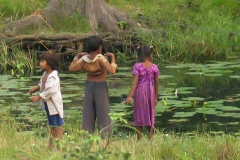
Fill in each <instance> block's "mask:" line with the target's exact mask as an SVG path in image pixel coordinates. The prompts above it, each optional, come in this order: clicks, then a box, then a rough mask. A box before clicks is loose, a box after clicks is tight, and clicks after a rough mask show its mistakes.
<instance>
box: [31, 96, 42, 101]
mask: <svg viewBox="0 0 240 160" xmlns="http://www.w3.org/2000/svg"><path fill="white" fill-rule="evenodd" d="M40 98H41V97H40V96H33V97H32V98H31V99H30V100H31V101H32V102H37V101H39V99H40Z"/></svg>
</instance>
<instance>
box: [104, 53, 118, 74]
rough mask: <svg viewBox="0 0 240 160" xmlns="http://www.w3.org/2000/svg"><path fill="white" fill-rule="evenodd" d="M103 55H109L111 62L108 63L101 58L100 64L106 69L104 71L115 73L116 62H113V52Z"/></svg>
mask: <svg viewBox="0 0 240 160" xmlns="http://www.w3.org/2000/svg"><path fill="white" fill-rule="evenodd" d="M104 55H105V56H107V57H111V59H112V62H111V64H110V63H109V62H108V61H107V60H106V59H105V58H102V65H103V67H104V68H105V69H106V71H107V72H109V73H112V74H114V73H116V68H117V64H116V63H115V62H116V60H115V56H114V54H112V53H106V54H104Z"/></svg>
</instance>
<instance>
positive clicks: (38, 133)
mask: <svg viewBox="0 0 240 160" xmlns="http://www.w3.org/2000/svg"><path fill="white" fill-rule="evenodd" d="M107 2H108V3H109V4H110V5H112V6H114V7H116V8H118V9H119V10H122V11H124V12H126V13H128V14H129V15H130V17H132V18H133V19H134V20H135V21H136V22H138V23H139V25H141V26H142V28H147V29H140V30H136V31H134V32H133V35H136V36H137V37H138V38H139V39H141V41H142V43H146V44H149V45H150V44H153V45H154V48H155V53H156V55H157V56H156V57H155V58H156V59H155V60H156V61H157V60H158V61H159V62H177V63H178V62H206V60H223V61H225V60H228V59H236V58H238V56H239V53H238V52H239V44H240V43H239V42H240V37H239V34H240V31H239V27H238V24H239V22H240V19H239V18H240V15H239V14H240V10H239V8H240V7H239V1H238V0H228V1H225V0H211V1H208V0H171V1H169V0H161V1H160V0H152V1H149V0H141V1H139V0H107ZM46 4H47V0H24V1H19V0H0V30H3V29H4V27H5V26H6V24H7V23H8V22H9V21H12V20H17V19H20V18H23V17H26V16H28V15H30V14H32V13H34V12H35V11H36V10H38V9H41V8H44V7H45V6H46ZM119 23H120V22H119ZM121 23H124V22H121ZM90 30H91V29H90V27H89V24H88V21H87V19H85V18H84V17H80V16H78V15H73V16H72V17H62V21H61V22H57V21H56V23H54V26H53V27H52V28H49V27H43V28H41V29H39V30H35V29H29V31H27V32H26V33H23V34H37V33H53V34H54V33H60V32H71V33H87V32H89V31H90ZM0 37H4V35H3V32H2V33H1V34H0ZM128 42H129V39H126V43H128ZM126 51H127V50H124V51H123V52H124V54H122V53H117V54H118V62H119V63H120V64H122V66H129V64H126V60H127V62H129V61H128V60H129V58H130V57H129V55H130V54H129V53H127V54H125V52H126ZM37 63H38V60H37V57H36V54H34V53H31V54H30V53H25V52H22V50H21V49H20V48H18V47H16V48H11V49H9V48H8V46H7V45H6V44H5V43H4V42H1V39H0V72H1V73H2V72H4V73H5V74H13V75H15V76H17V78H19V79H20V78H23V76H25V75H26V74H27V75H34V73H35V71H36V69H35V67H36V64H37ZM237 64H238V62H237V61H233V62H232V63H229V66H226V65H228V64H227V63H224V62H223V63H221V64H214V65H213V64H210V65H209V66H206V65H205V66H204V65H192V66H190V65H189V64H186V65H185V66H184V67H186V66H187V67H189V68H190V69H191V70H190V69H189V68H188V69H189V70H188V69H186V71H185V72H187V74H185V73H182V72H176V69H179V68H181V67H182V66H181V64H178V65H173V66H169V68H173V71H172V72H173V73H170V74H171V75H174V73H175V74H176V75H178V74H179V75H178V76H179V77H178V76H175V77H174V78H172V77H173V76H171V75H162V77H161V78H162V79H164V78H169V77H170V78H171V80H170V81H165V82H163V83H161V85H163V84H165V83H166V85H169V84H170V83H168V82H173V83H172V85H176V86H168V87H169V88H167V87H165V88H163V89H162V88H161V93H162V95H163V96H165V97H167V96H168V97H169V96H172V95H173V94H174V93H173V92H174V91H175V90H174V89H175V88H174V87H179V86H180V87H181V85H184V86H185V85H187V86H194V87H198V88H206V89H208V88H209V86H212V87H216V88H219V84H224V86H227V87H230V86H228V85H229V84H230V82H228V80H229V81H230V79H229V76H230V77H233V78H234V80H235V78H236V81H234V84H235V82H236V84H238V81H237V79H239V76H237V75H232V73H238V72H237V70H238V67H239V66H237ZM182 65H184V64H182ZM9 66H11V67H9ZM187 67H186V68H187ZM224 67H225V70H224ZM231 67H232V68H234V69H231V71H230V72H229V70H227V69H229V68H231ZM235 67H236V68H235ZM10 68H12V70H10ZM124 69H126V68H124V67H123V68H122V70H124ZM192 69H193V70H192ZM217 69H218V70H217ZM215 72H216V73H215ZM128 74H129V75H130V72H129V73H128ZM165 74H166V73H165ZM182 74H183V75H185V76H182ZM222 74H224V75H225V74H227V75H226V76H224V77H223V78H219V77H220V76H222ZM129 75H127V74H126V73H125V72H119V73H118V74H117V75H116V77H115V79H114V81H113V82H111V83H110V84H114V83H116V85H118V83H119V82H118V80H119V79H120V80H119V81H120V83H121V85H122V84H123V83H126V82H123V81H121V78H126V77H124V76H128V77H129ZM199 75H200V76H199ZM1 76H2V75H1ZM62 76H63V75H62ZM65 76H67V77H68V79H67V80H68V81H67V82H66V83H65V84H63V85H65V86H66V85H67V84H68V83H69V82H71V83H72V84H73V83H74V84H75V83H76V82H75V79H74V77H72V79H70V78H69V75H65ZM130 76H131V75H130ZM180 76H181V77H180ZM192 76H193V77H192ZM204 76H205V77H204ZM208 76H213V77H210V78H209V77H208ZM5 77H6V79H4V76H2V77H1V79H0V84H1V85H0V91H1V90H2V92H1V94H0V95H1V98H2V96H3V95H4V96H6V97H7V96H12V97H11V98H9V99H3V98H2V99H1V98H0V106H1V108H2V109H1V110H0V134H1V135H2V136H0V142H1V144H0V159H64V157H65V158H69V159H74V158H76V159H80V158H82V159H116V158H118V159H184V160H187V159H211V160H215V159H240V155H239V147H238V146H239V141H238V137H237V135H238V133H235V134H234V136H233V135H226V134H225V133H224V132H219V134H218V132H213V133H214V134H215V136H212V135H210V133H211V132H205V131H204V129H203V132H202V131H196V132H191V134H189V133H184V134H176V133H168V134H167V133H166V132H164V131H160V132H157V133H156V135H155V136H154V138H153V140H151V141H149V140H148V139H147V138H144V139H143V140H141V141H140V142H138V143H137V141H136V137H135V135H134V134H133V133H134V132H132V133H129V134H128V133H126V132H120V131H119V130H117V129H116V127H115V128H114V133H115V134H114V137H113V138H112V139H110V142H109V143H107V142H104V141H101V140H100V138H99V136H98V135H97V134H96V135H86V133H84V132H82V131H81V130H80V129H79V128H80V125H81V117H80V116H81V115H80V114H79V113H78V112H76V110H77V111H78V110H79V106H77V107H75V106H71V107H72V108H73V109H72V110H70V109H69V110H68V111H66V113H68V115H70V116H71V117H67V116H66V119H65V120H66V122H67V123H66V125H65V126H64V131H65V133H66V134H65V137H64V140H63V141H57V143H56V144H57V145H59V146H61V148H62V152H54V153H53V152H49V151H48V150H47V149H46V144H47V143H48V135H47V131H46V123H45V122H43V123H38V122H39V117H41V118H42V117H45V116H44V115H43V114H42V112H39V111H38V110H37V109H36V106H31V105H29V104H28V103H27V102H26V100H23V99H24V98H26V97H27V96H26V95H24V98H22V97H20V96H19V94H20V93H25V92H26V93H27V88H28V87H29V83H30V81H31V79H32V80H34V76H33V77H29V79H21V80H20V82H19V81H18V80H16V79H13V80H12V79H11V78H9V77H11V76H8V75H6V76H5ZM119 77H120V78H119ZM226 77H227V78H226ZM35 78H39V77H35ZM81 78H82V77H81ZM205 78H206V79H205ZM112 79H113V78H112ZM78 80H79V77H78ZM84 80H85V79H84V78H82V79H81V81H84ZM124 80H125V81H129V80H128V79H124ZM231 80H232V79H231ZM5 82H9V83H5ZM22 82H24V84H22ZM10 83H11V84H10ZM182 83H183V84H182ZM213 84H214V85H213ZM13 85H14V86H13ZM77 85H78V84H77ZM77 85H76V84H75V85H72V86H69V88H67V87H66V90H71V91H73V92H76V93H77V94H75V95H73V93H71V94H69V95H64V97H63V98H64V103H67V102H68V101H71V100H69V99H70V98H69V97H75V98H76V99H77V102H78V103H79V95H78V94H79V92H77V91H75V90H76V89H77V90H79V89H78V88H77ZM125 85H129V84H125ZM5 86H6V87H5ZM7 86H8V87H9V88H10V89H9V90H5V88H7ZM22 86H24V87H22ZM4 87H5V88H4ZM11 87H12V88H11ZM17 87H19V88H18V91H16V92H15V90H14V89H16V88H17ZM233 87H234V86H233ZM186 88H187V87H186ZM186 88H183V87H182V90H181V89H178V92H179V93H178V94H181V92H182V94H184V92H185V93H186V94H187V92H189V91H188V90H187V91H186V90H185V89H186ZM190 88H191V87H190ZM74 89H75V90H74ZM12 90H13V92H15V94H13V93H12V92H9V91H12ZM112 90H113V89H112ZM112 90H111V89H110V94H114V96H116V95H117V96H119V97H120V94H123V93H125V92H126V90H127V88H126V87H125V88H124V91H122V89H118V88H115V90H114V91H112ZM196 92H197V94H196V96H199V94H203V95H200V96H201V98H198V97H190V98H189V103H187V104H183V101H181V99H180V100H179V99H178V100H176V101H174V104H173V105H176V104H179V105H180V104H182V106H183V107H184V106H185V107H189V106H190V107H192V105H194V104H195V103H197V102H198V101H199V103H200V104H199V105H197V104H196V105H194V107H193V109H191V114H195V110H196V111H197V109H199V110H200V111H202V110H203V111H202V112H198V113H204V114H203V116H205V117H204V119H206V115H207V113H208V110H207V111H205V110H204V109H205V108H206V105H204V104H205V103H203V102H204V101H205V100H206V101H207V100H208V99H204V98H206V97H207V98H208V97H210V95H212V94H210V93H208V94H210V95H207V94H205V92H203V93H198V91H196ZM213 92H214V94H219V92H215V90H214V91H213ZM222 92H224V91H222ZM117 93H118V94H117ZM7 94H8V95H7ZM234 94H235V93H234ZM15 95H17V96H19V97H17V96H16V97H15ZM173 96H174V95H173ZM119 97H118V98H119ZM237 97H238V96H237ZM196 98H198V100H196ZM221 98H222V99H224V100H225V97H224V95H223V96H222V97H221ZM233 98H235V97H233ZM183 99H184V96H183ZM163 100H164V99H163ZM20 101H21V102H20ZM164 103H167V104H164ZM171 103H173V101H171V99H169V101H168V100H166V102H165V101H163V103H162V102H159V104H158V105H159V106H158V111H160V113H164V112H168V113H169V112H172V114H175V113H174V111H172V110H174V109H176V108H172V104H171ZM175 103H176V104H175ZM184 103H185V101H184ZM20 105H21V106H20ZM202 106H203V107H202ZM204 106H205V107H204ZM212 106H213V107H211V103H210V105H209V104H208V105H207V107H209V108H210V109H211V112H214V113H215V112H216V111H215V110H219V106H222V108H221V109H222V112H221V115H222V116H223V117H224V116H229V115H230V116H232V117H234V116H235V117H234V118H236V117H239V115H238V113H236V115H235V112H236V111H238V110H239V109H238V108H237V107H235V106H234V108H233V107H232V108H231V107H228V108H227V107H225V105H224V104H223V100H222V101H221V105H219V104H218V103H217V105H215V104H212ZM18 107H20V108H21V110H18V109H19V108H18ZM31 107H32V108H31ZM34 107H35V108H34ZM214 107H215V108H214ZM9 108H10V110H9ZM29 108H30V109H29ZM124 109H125V108H124V107H122V104H118V108H117V110H124ZM187 109H188V108H187ZM228 109H230V110H228ZM236 109H238V110H236ZM179 110H180V109H179ZM213 110H214V111H213ZM231 110H232V112H231V113H228V114H226V113H225V112H224V111H226V112H230V111H231ZM15 112H16V113H15ZM70 112H73V113H75V114H73V115H71V114H69V113H70ZM176 113H178V112H176ZM179 113H181V115H180V114H175V115H174V116H176V118H175V119H172V120H179V122H180V121H181V120H183V118H185V117H186V114H188V112H187V111H186V112H185V110H184V112H183V111H182V110H180V111H179ZM15 114H16V115H18V117H15V116H14V115H15ZM216 114H219V111H218V112H216ZM114 116H115V117H114ZM124 116H125V115H124V114H122V115H121V114H117V113H116V114H115V115H113V117H112V119H114V120H115V125H123V124H124V123H123V122H125V121H126V120H125V119H124ZM190 116H192V115H190ZM178 117H180V118H181V117H183V118H182V119H180V118H179V119H178ZM223 117H221V119H223ZM24 118H25V119H24ZM227 118H228V117H227ZM36 119H38V120H36ZM25 120H26V121H27V120H28V121H27V122H28V123H29V122H31V125H32V126H29V124H28V123H24V122H25ZM170 120H171V119H170ZM19 122H20V123H19ZM161 122H162V121H161ZM236 124H239V123H236ZM222 125H223V124H221V126H222ZM234 125H235V124H234ZM23 126H24V127H23ZM124 126H127V127H128V128H130V130H133V129H132V128H131V127H130V126H129V125H128V124H124ZM178 126H180V127H181V123H179V125H178ZM28 127H29V128H31V129H29V128H28ZM203 128H204V126H203ZM123 130H124V131H125V128H124V129H123ZM128 130H129V129H128Z"/></svg>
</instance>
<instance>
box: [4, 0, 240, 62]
mask: <svg viewBox="0 0 240 160" xmlns="http://www.w3.org/2000/svg"><path fill="white" fill-rule="evenodd" d="M24 2H26V3H23V2H22V1H17V0H8V1H6V0H0V4H1V5H0V12H1V13H0V21H1V19H2V20H3V19H12V20H15V19H19V18H22V17H25V16H27V15H29V14H31V13H33V12H34V11H35V10H37V9H39V8H43V7H44V6H45V5H46V0H35V1H32V0H25V1H24ZM107 2H108V3H109V4H110V5H112V6H114V7H116V8H118V9H119V10H121V11H123V12H126V13H127V14H129V15H130V17H132V18H133V19H134V20H136V22H138V23H139V24H141V25H142V26H143V27H142V28H146V29H143V30H138V31H137V32H136V34H137V36H138V37H139V39H140V40H141V42H142V43H145V44H149V45H150V44H154V47H155V52H156V53H157V54H158V58H159V59H160V60H161V61H166V62H168V61H180V62H186V61H188V62H204V61H205V60H219V59H221V60H222V59H230V58H236V57H239V49H240V43H239V42H240V30H239V27H238V24H239V23H240V19H239V16H240V12H239V1H238V0H228V1H224V0H212V1H208V0H171V1H169V0H161V1H159V0H152V1H148V0H141V1H139V0H111V1H107ZM144 24H147V25H144ZM0 28H1V26H0ZM89 30H90V27H89V23H88V22H87V20H86V19H85V18H84V17H82V16H79V15H73V16H72V17H63V18H62V20H61V21H54V26H53V28H52V29H49V28H47V27H46V28H42V29H41V30H37V31H35V30H31V29H30V30H29V32H30V33H27V34H31V33H34V34H36V33H38V32H44V33H58V32H73V33H79V32H83V33H86V32H88V31H89ZM126 51H127V50H126ZM126 51H125V52H126Z"/></svg>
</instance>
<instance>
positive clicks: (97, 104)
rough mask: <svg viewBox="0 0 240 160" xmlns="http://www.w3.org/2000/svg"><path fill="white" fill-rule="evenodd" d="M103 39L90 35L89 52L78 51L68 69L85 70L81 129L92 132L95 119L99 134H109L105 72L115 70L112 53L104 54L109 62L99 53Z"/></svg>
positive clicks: (108, 108)
mask: <svg viewBox="0 0 240 160" xmlns="http://www.w3.org/2000/svg"><path fill="white" fill-rule="evenodd" d="M102 46H103V41H102V39H101V38H100V37H99V36H92V37H90V38H89V39H88V41H87V47H88V50H89V52H90V54H88V53H79V54H78V55H77V56H76V57H75V58H74V60H73V62H72V63H71V65H70V67H69V70H70V71H79V70H81V69H83V70H85V71H86V72H87V83H86V88H85V94H84V104H83V117H82V129H83V130H86V131H88V132H89V133H93V132H94V130H95V120H96V119H97V126H98V130H99V131H101V136H102V137H103V136H107V135H110V134H111V120H110V116H109V115H108V114H109V112H110V106H109V97H108V88H107V83H106V78H107V72H110V73H112V74H114V73H115V72H116V67H117V65H116V63H115V56H114V54H112V53H106V54H104V55H105V56H106V57H110V58H111V64H110V63H109V62H108V61H107V59H106V58H105V57H104V56H103V55H102V54H101V52H102Z"/></svg>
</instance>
